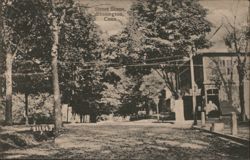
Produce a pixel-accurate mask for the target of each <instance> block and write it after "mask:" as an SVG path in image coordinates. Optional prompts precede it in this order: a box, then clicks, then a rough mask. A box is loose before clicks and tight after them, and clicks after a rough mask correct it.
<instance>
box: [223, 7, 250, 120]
mask: <svg viewBox="0 0 250 160" xmlns="http://www.w3.org/2000/svg"><path fill="white" fill-rule="evenodd" d="M249 12H250V11H249ZM249 15H250V13H249ZM249 21H250V20H249ZM248 23H250V22H248ZM225 27H226V29H227V31H228V32H227V35H226V36H225V37H224V40H225V44H226V45H227V46H228V48H229V51H230V52H233V53H235V55H236V57H237V58H236V65H237V73H238V79H239V81H238V84H239V99H240V108H241V114H240V117H241V120H242V121H245V120H246V111H245V100H244V95H245V93H244V86H245V85H244V81H245V79H246V76H247V71H248V68H247V59H248V58H247V57H248V56H249V50H250V49H249V48H250V44H249V43H250V42H249V32H250V31H249V30H250V29H249V28H250V27H249V26H241V27H237V26H236V25H235V23H234V24H232V23H230V22H228V26H225Z"/></svg>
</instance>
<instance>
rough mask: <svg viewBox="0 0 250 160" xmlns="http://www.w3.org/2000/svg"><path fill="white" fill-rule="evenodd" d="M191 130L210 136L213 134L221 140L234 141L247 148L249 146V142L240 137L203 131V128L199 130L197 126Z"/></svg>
mask: <svg viewBox="0 0 250 160" xmlns="http://www.w3.org/2000/svg"><path fill="white" fill-rule="evenodd" d="M192 128H193V129H197V130H200V131H203V132H207V133H211V134H214V135H217V136H220V137H223V138H227V139H230V140H233V141H235V142H238V143H241V144H244V145H246V146H249V144H250V140H248V139H245V138H240V137H236V136H233V135H228V134H223V133H219V132H212V131H210V130H207V129H205V128H200V127H198V126H193V127H192Z"/></svg>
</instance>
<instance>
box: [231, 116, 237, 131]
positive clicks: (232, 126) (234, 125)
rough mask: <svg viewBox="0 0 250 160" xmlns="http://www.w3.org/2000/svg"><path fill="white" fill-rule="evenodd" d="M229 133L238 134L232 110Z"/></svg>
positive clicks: (235, 118)
mask: <svg viewBox="0 0 250 160" xmlns="http://www.w3.org/2000/svg"><path fill="white" fill-rule="evenodd" d="M231 134H232V135H237V134H238V127H237V115H236V113H235V112H232V115H231Z"/></svg>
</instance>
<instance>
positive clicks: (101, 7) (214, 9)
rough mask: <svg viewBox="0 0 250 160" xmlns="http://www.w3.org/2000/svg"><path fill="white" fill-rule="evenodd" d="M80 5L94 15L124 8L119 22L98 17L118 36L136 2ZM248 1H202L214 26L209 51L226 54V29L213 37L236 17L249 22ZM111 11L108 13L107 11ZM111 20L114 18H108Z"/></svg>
mask: <svg viewBox="0 0 250 160" xmlns="http://www.w3.org/2000/svg"><path fill="white" fill-rule="evenodd" d="M79 1H80V3H82V4H84V5H87V6H89V7H90V8H89V9H88V10H89V12H90V13H91V14H93V15H95V14H96V13H97V12H98V13H117V11H110V10H111V7H113V8H123V9H124V10H123V11H118V13H122V14H123V16H116V19H117V20H118V21H112V19H111V20H110V19H109V20H107V19H106V20H105V19H104V17H107V16H100V15H99V16H96V21H95V22H96V24H98V25H99V26H100V28H101V30H102V31H103V32H105V33H107V34H108V35H113V34H117V33H119V32H120V31H122V29H123V28H124V26H125V24H126V22H127V21H128V14H127V11H129V8H130V6H131V4H132V3H133V1H134V0H79ZM248 3H249V2H248V0H200V4H201V5H202V6H203V7H204V8H206V9H208V16H207V19H208V20H209V21H210V22H211V23H212V24H213V28H212V32H211V33H210V34H209V35H208V37H209V38H212V39H211V41H212V42H214V45H213V47H211V48H210V49H209V50H206V51H207V52H208V51H211V52H214V51H216V52H226V51H227V49H226V47H225V45H224V42H223V36H224V35H225V33H226V30H225V28H224V27H222V28H221V29H220V30H219V31H218V32H217V33H216V35H215V36H213V37H212V35H213V33H214V32H215V30H216V29H217V28H218V27H219V26H220V25H221V24H222V23H223V24H227V22H228V21H229V22H230V23H233V21H234V17H235V16H236V24H237V25H239V26H240V25H243V24H244V23H245V24H246V21H247V13H248V5H249V4H248ZM107 8H108V9H109V11H106V10H105V9H107ZM108 17H109V18H110V17H112V16H108Z"/></svg>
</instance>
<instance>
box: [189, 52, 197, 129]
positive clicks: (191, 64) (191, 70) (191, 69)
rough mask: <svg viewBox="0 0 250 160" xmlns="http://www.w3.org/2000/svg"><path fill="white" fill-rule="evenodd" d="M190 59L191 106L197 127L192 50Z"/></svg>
mask: <svg viewBox="0 0 250 160" xmlns="http://www.w3.org/2000/svg"><path fill="white" fill-rule="evenodd" d="M189 59H190V72H191V87H192V104H193V118H194V125H197V118H196V88H195V79H194V62H193V48H192V50H191V52H190V54H189Z"/></svg>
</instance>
